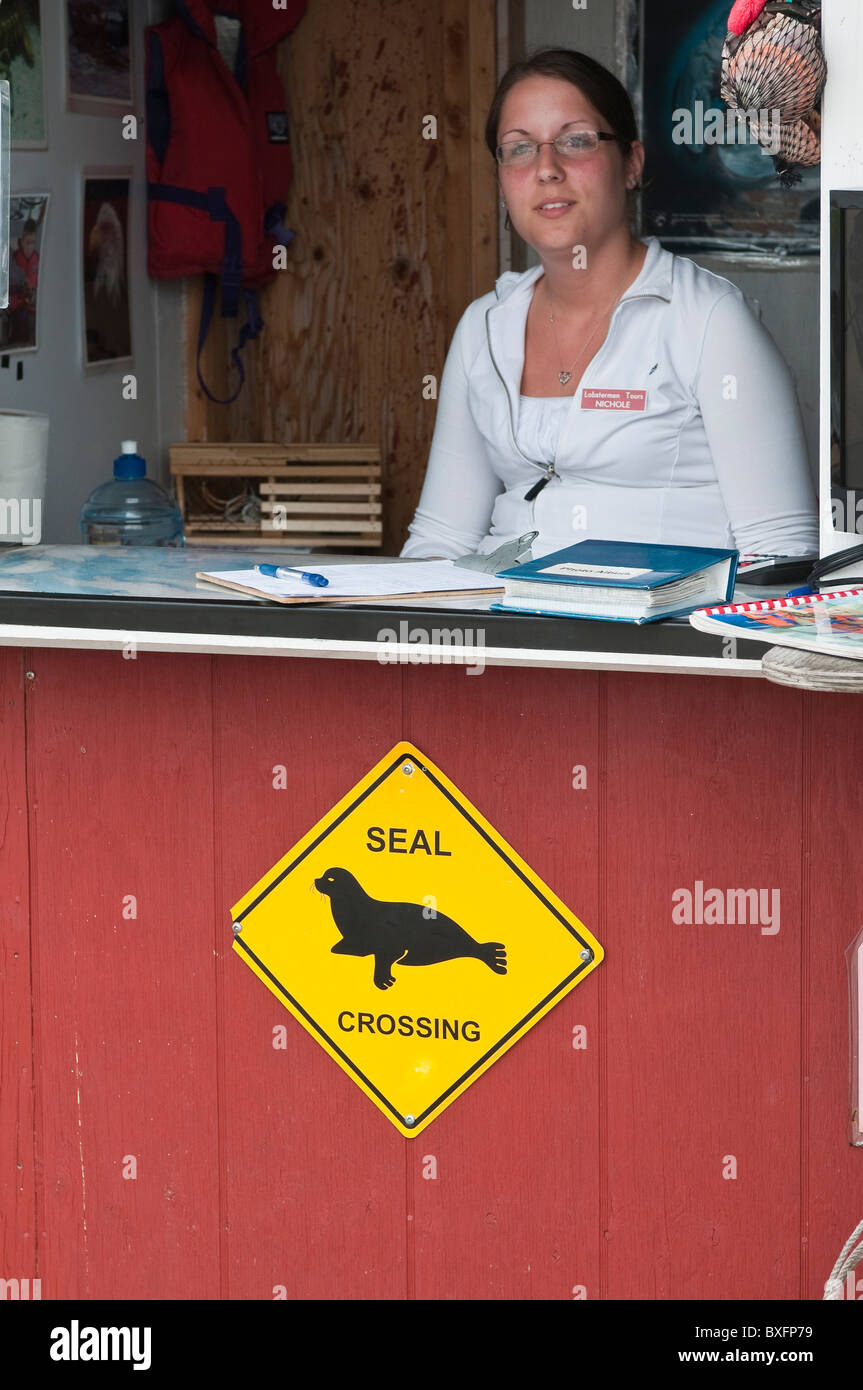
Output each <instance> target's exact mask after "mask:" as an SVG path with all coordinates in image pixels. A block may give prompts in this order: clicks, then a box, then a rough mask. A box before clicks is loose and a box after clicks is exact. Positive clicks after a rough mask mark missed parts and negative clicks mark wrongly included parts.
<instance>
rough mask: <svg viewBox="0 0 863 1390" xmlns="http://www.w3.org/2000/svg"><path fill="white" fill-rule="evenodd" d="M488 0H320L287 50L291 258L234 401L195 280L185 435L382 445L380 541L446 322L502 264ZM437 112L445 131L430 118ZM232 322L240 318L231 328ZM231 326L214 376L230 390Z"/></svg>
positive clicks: (412, 465) (407, 499)
mask: <svg viewBox="0 0 863 1390" xmlns="http://www.w3.org/2000/svg"><path fill="white" fill-rule="evenodd" d="M495 42H496V41H495V3H494V0H467V3H464V0H461V3H459V0H433V3H430V4H425V5H422V6H418V5H416V4H414V3H413V0H388V2H387V0H384V2H383V3H382V2H381V0H344V3H340V4H339V5H337V6H331V5H326V4H324V3H322V2H321V0H310V4H309V9H308V12H307V14H306V16H305V18H304V19H303V20H302V22H301V23H300V25H299V27H298V28H297V29H296V31H295V32H294V34H293V35H291V37H290V38H289V39H287V40H286V41H285V42H284V43H283V44H282V45H281V48H280V52H279V63H280V69H281V72H282V76H283V79H284V84H285V90H286V93H287V104H288V111H289V113H290V119H291V134H292V149H293V155H294V162H295V173H294V181H293V185H292V188H291V190H290V196H289V200H288V215H287V222H288V225H289V226H290V227H292V228H293V229H294V231H295V232H296V234H297V235H296V239H295V241H294V242H293V243H292V246H291V248H290V250H289V252H288V261H289V265H288V268H287V269H286V270H284V271H282V272H280V274H279V276H278V278H277V280H276V282H275V283H274V284H273V285H272V286H270V287H269V288H268V289H267V290H266V291H265V293H264V295H263V296H262V308H263V313H264V318H265V321H266V330H265V333H264V335H263V336H262V338H261V339H260V340H259V342H258V343H257V344H252V345H250V346H249V347H247V349H246V352H245V355H244V356H245V361H246V364H247V384H246V387H245V388H244V390H243V392H242V393H241V395H240V397H239V399H238V400H237V401H236V402H235V403H234V404H233V405H232V406H219V405H214V404H212V403H211V402H209V401H208V400H207V398H206V397H205V396H204V395H203V393H202V392H201V391H200V388H199V387H198V385H197V380H196V374H195V365H194V357H195V352H194V348H195V345H196V340H197V325H198V306H199V303H200V286H199V284H198V283H197V282H190V284H189V296H188V317H187V338H188V343H187V359H188V368H189V369H188V372H187V380H188V383H189V393H188V400H187V418H186V426H187V438H188V439H189V440H205V439H209V440H233V441H267V442H280V443H281V442H285V443H287V442H291V441H304V442H306V441H309V442H314V443H318V442H332V441H339V442H343V443H354V444H370V445H377V446H378V447H380V449H381V455H382V460H383V468H384V551H385V553H390V554H395V553H397V552H398V550H399V549H400V547H401V545H402V543H403V541H404V539H405V536H406V528H407V524H408V522H409V521H410V519H411V517H412V516H413V511H414V508H415V506H416V501H417V498H418V496H419V491H420V488H421V486H422V479H423V475H424V472H425V466H426V461H427V458H428V449H429V444H430V442H431V435H432V430H433V428H434V417H435V410H436V403H435V401H434V400H425V399H423V390H422V383H423V378H424V377H425V376H428V375H434V376H435V377H436V378H437V379H438V380H439V379H440V375H441V372H442V369H443V363H444V359H445V355H446V349H447V347H448V345H449V341H450V338H451V336H452V332H453V329H454V328H455V325H456V323H457V322H458V319H459V317H460V316H461V314H462V313H463V311H464V309H465V308H466V307H467V305H468V303H469V302H470V301H471V300H472V299H475V298H476V297H477V296H478V295H480V294H484V293H485V292H486V291H487V290H489V289H491V287H492V285H493V284H494V279H495V276H496V274H497V183H496V178H495V172H494V164H493V162H492V159H491V156H490V155H489V153H488V151H487V149H486V147H485V144H484V141H483V127H484V124H485V118H486V114H487V111H488V107H489V104H490V101H491V98H492V96H493V93H494V86H495ZM428 116H433V117H435V118H436V120H437V139H436V140H428V139H424V138H423V122H424V120H425V119H426V118H427V117H428ZM234 331H235V330H234ZM227 360H228V352H227V343H226V335H225V332H224V327H223V326H222V325H218V326H217V327H216V328H215V329H214V331H213V332H212V333H211V340H210V342H209V343H208V345H207V349H206V352H205V370H204V376H205V379H206V380H207V382H208V385H210V388H211V390H213V391H214V393H215V394H219V395H226V394H228V392H227V390H226V387H227V385H228V380H229V378H228V375H227Z"/></svg>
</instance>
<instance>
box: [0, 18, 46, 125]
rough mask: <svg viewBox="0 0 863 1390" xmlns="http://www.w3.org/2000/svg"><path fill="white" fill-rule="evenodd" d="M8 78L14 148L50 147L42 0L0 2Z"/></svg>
mask: <svg viewBox="0 0 863 1390" xmlns="http://www.w3.org/2000/svg"><path fill="white" fill-rule="evenodd" d="M4 80H6V81H8V83H9V87H10V100H11V106H12V149H13V150H44V149H47V147H48V118H47V115H46V111H45V68H44V63H43V58H42V16H41V10H40V0H3V3H2V4H0V82H2V81H4Z"/></svg>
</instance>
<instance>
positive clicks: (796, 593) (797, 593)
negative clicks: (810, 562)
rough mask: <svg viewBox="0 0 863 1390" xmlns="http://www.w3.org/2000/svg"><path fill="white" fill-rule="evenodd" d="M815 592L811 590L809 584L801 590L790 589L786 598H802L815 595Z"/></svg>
mask: <svg viewBox="0 0 863 1390" xmlns="http://www.w3.org/2000/svg"><path fill="white" fill-rule="evenodd" d="M814 593H815V590H814V589H810V587H809V585H808V584H804V585H803V587H802V588H800V589H789V590H788V593H787V594H786V595H785V597H786V598H802V596H803V595H804V594H814Z"/></svg>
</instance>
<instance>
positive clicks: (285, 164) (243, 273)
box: [146, 0, 306, 401]
mask: <svg viewBox="0 0 863 1390" xmlns="http://www.w3.org/2000/svg"><path fill="white" fill-rule="evenodd" d="M174 8H175V10H176V11H177V13H176V14H175V15H174V16H173V18H171V19H168V20H166V21H165V22H164V23H163V24H155V25H151V26H150V27H149V28H148V29H147V31H146V53H147V186H148V196H149V206H148V215H147V232H148V253H147V269H148V271H149V273H150V275H151V276H153V277H154V279H175V278H177V277H180V276H185V275H200V274H205V275H206V276H207V280H206V282H205V288H204V305H203V311H202V315H201V327H200V332H199V338H198V359H199V364H198V380H199V381H200V382H201V386H202V387H203V389H204V390H205V391H206V393H207V395H208V396H210V399H211V400H215V399H217V398H216V397H214V396H212V395H211V393H210V392H209V390H207V387H206V385H205V383H204V381H203V379H202V377H201V369H200V354H201V348H202V347H203V344H204V341H205V339H206V336H207V331H208V329H209V325H210V319H211V317H212V313H213V308H214V306H215V302H216V288H217V278H216V277H218V278H220V279H221V285H222V297H221V311H222V314H223V315H224V316H225V317H228V318H234V317H236V315H237V311H238V306H239V300H240V293H241V290H242V291H243V292H244V295H245V300H246V310H247V322H246V325H245V327H244V328H243V330H242V332H241V334H240V342H239V343H238V345H237V347H236V348H235V349H234V351H233V353H232V357H233V359H234V362H235V365H236V366H237V368H238V370H239V373H240V383H239V386H238V387H237V389H236V391H234V393H233V395H232V396H230V397H228V398H227V400H229V401H232V400H235V399H236V397H237V395H238V394H239V391H240V389H241V387H242V384H243V377H244V373H243V367H242V363H241V361H240V357H239V352H240V350H241V349H242V347H243V346H244V344H245V342H246V341H247V340H248V338H254V337H257V335H258V333H259V332H260V329H261V328H262V327H263V324H262V322H261V318H260V313H259V310H258V306H257V297H256V295H255V294H254V291H255V290H256V289H257V288H259V287H260V286H261V285H264V284H266V283H267V282H268V281H269V280H272V279H273V278H274V275H275V271H274V269H273V247H274V245H276V244H281V245H285V246H286V245H288V243H289V242H290V241H291V240H293V237H294V233H293V232H292V231H291V230H290V229H289V228H287V227H285V225H284V217H285V204H284V201H283V199H284V198H285V197H286V196H287V191H288V188H289V186H290V182H291V174H292V171H293V167H292V161H291V146H290V137H289V131H288V122H287V115H286V112H285V97H284V92H283V90H282V84H281V80H280V78H279V75H278V71H277V68H276V59H275V52H274V49H275V45H276V44H277V43H278V42H279V40H280V39H282V38H284V37H285V36H286V35H287V34H289V33H290V32H291V30H293V29H294V28H295V27H296V25H297V24H298V23H299V21H300V19H301V18H302V16H303V14H304V13H305V9H306V0H282V6H281V7H280V8H276V6H275V4H274V3H273V0H174ZM220 44H221V51H220ZM223 54H224V55H225V56H223ZM226 59H227V61H226ZM228 61H231V63H232V67H229V66H228Z"/></svg>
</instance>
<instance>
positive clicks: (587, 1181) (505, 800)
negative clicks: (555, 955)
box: [406, 667, 606, 1299]
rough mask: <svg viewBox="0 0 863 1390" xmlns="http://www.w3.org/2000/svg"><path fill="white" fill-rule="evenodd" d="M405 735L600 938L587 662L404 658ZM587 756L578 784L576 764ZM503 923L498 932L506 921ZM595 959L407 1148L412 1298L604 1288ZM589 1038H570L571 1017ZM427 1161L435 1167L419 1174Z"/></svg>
mask: <svg viewBox="0 0 863 1390" xmlns="http://www.w3.org/2000/svg"><path fill="white" fill-rule="evenodd" d="M406 686H407V695H406V704H407V719H406V728H407V735H406V736H407V737H408V738H410V739H411V740H412V741H413V742H414V743H416V745H417V746H418V747H419V748H420V749H421V750H422V751H423V752H425V753H426V754H427V755H428V756H429V757H430V758H431V759H432V760H433V761H434V762H436V763H437V764H438V766H439V767H440V768H441V770H442V771H443V772H444V773H446V775H447V776H448V777H450V778H451V779H452V780H453V781H454V782H455V783H456V785H457V786H458V787H459V788H460V790H461V791H463V792H464V793H465V795H466V796H468V797H469V798H470V799H471V800H472V801H473V802H474V804H475V805H476V806H477V809H478V810H479V811H481V812H482V814H483V815H484V816H485V817H486V818H487V819H488V820H489V821H490V822H491V824H492V825H493V826H494V827H495V829H496V830H498V831H499V832H500V833H501V834H502V835H503V836H504V837H505V838H506V839H507V840H508V841H509V842H510V843H511V844H512V846H513V848H514V849H515V850H517V851H518V853H519V854H520V855H521V856H522V857H523V858H524V859H525V860H526V861H527V863H528V864H529V865H530V866H531V868H533V869H534V870H535V872H536V873H538V874H539V875H540V877H542V878H543V879H544V880H545V882H547V883H548V885H549V887H550V888H552V889H553V890H554V892H556V893H557V894H558V896H559V897H561V898H562V900H563V901H564V902H565V903H566V904H567V905H568V906H569V907H570V908H571V910H572V911H573V912H575V914H576V915H577V916H579V917H581V919H582V920H583V921H584V923H585V926H587V927H588V928H589V929H590V930H591V931H592V932H594V934H595V935H596V936H597V937H598V939H599V941H600V942H601V943H602V944H603V945H604V944H605V942H604V938H603V933H602V930H601V928H600V923H599V918H598V908H599V902H598V884H599V871H598V866H599V863H600V858H601V856H600V847H599V844H598V841H597V803H598V795H599V777H598V731H597V689H598V676H597V675H596V674H595V673H590V672H588V673H584V674H581V673H579V674H574V673H571V672H545V673H544V676H543V678H542V697H541V699H538V698H537V685H536V681H535V680H534V679H533V677H532V674H531V673H530V672H527V671H520V670H502V669H500V668H488V669H486V671H485V672H484V673H483V674H482V675H468V674H467V672H466V669H465V668H464V667H462V668H458V667H449V668H439V669H437V670H435V669H434V668H431V669H429V668H425V669H422V670H416V669H412V668H408V669H407V673H406ZM576 764H583V765H584V766H585V767H586V768H587V773H588V786H587V789H585V790H575V789H574V788H573V786H572V781H573V775H572V770H573V767H574V766H575V765H576ZM501 933H502V935H503V939H504V940H505V939H506V938H505V931H504V927H503V926H501ZM605 968H606V967H605V965H604V964H603V965H600V967H599V968H598V970H597V971H596V972H595V973H593V974H591V975H590V976H589V977H588V979H586V980H585V981H584V983H583V984H580V985H578V986H576V988H575V989H574V990H573V991H572V992H571V993H570V994H569V995H567V997H566V998H565V999H564V1000H562V1001H561V1002H560V1004H559V1005H558V1006H557V1007H556V1008H555V1009H553V1010H552V1011H551V1012H550V1013H549V1014H548V1015H547V1016H546V1017H545V1018H543V1019H542V1020H541V1021H540V1022H539V1023H538V1024H536V1025H535V1027H534V1028H532V1029H531V1031H530V1032H529V1033H528V1034H527V1035H526V1036H525V1037H523V1038H522V1039H520V1041H519V1042H517V1043H516V1045H515V1046H514V1047H513V1048H512V1049H511V1050H510V1051H509V1052H508V1053H506V1055H505V1056H503V1057H502V1058H501V1059H500V1060H499V1061H497V1062H496V1063H495V1065H494V1066H493V1067H492V1068H491V1069H490V1071H488V1072H487V1073H486V1074H485V1075H484V1076H482V1077H480V1079H479V1080H478V1081H477V1082H475V1083H474V1085H473V1086H472V1087H470V1089H469V1090H468V1091H467V1092H466V1093H465V1094H464V1095H462V1096H460V1097H459V1099H458V1100H457V1101H455V1102H454V1104H453V1105H451V1106H450V1107H449V1109H447V1110H446V1111H445V1112H444V1113H443V1115H441V1117H440V1118H439V1119H438V1120H436V1121H435V1123H434V1124H433V1125H431V1126H430V1127H429V1128H428V1129H427V1130H426V1131H425V1132H424V1133H423V1134H422V1135H421V1136H419V1137H418V1138H417V1140H416V1141H415V1142H413V1143H412V1144H411V1148H410V1152H409V1155H408V1161H409V1179H410V1180H409V1184H408V1200H409V1203H411V1204H412V1205H411V1209H410V1211H409V1213H408V1215H409V1218H410V1219H412V1227H413V1231H414V1241H415V1246H414V1254H415V1285H414V1290H413V1296H415V1297H416V1298H420V1299H439V1298H461V1299H567V1298H571V1297H572V1296H573V1293H572V1290H573V1288H574V1287H575V1286H584V1288H585V1289H586V1290H587V1296H588V1297H590V1298H595V1297H597V1296H598V1287H599V1259H600V1245H601V1234H600V1231H599V1229H598V1223H597V1217H598V1211H599V1189H600V1182H601V1164H602V1162H603V1161H604V1160H603V1154H602V1123H601V1112H600V1094H599V1078H600V1075H601V1069H602V1045H601V1039H600V1024H599V1012H598V999H599V990H600V977H601V975H602V972H603V970H605ZM576 1024H583V1025H585V1026H586V1028H587V1047H586V1049H584V1050H575V1049H574V1048H573V1027H574V1026H575V1025H576ZM427 1155H433V1156H434V1157H435V1158H436V1160H437V1171H438V1177H437V1179H431V1178H425V1177H424V1176H423V1167H424V1158H425V1156H427Z"/></svg>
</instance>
